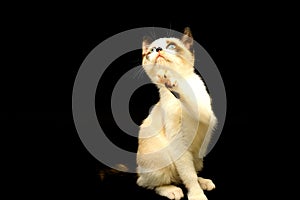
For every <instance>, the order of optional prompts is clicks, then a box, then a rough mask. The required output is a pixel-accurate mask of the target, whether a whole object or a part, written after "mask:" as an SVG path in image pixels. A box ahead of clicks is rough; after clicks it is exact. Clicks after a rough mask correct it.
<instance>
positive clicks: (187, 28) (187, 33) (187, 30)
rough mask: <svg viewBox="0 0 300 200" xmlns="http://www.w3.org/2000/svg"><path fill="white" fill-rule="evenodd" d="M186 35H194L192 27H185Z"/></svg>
mask: <svg viewBox="0 0 300 200" xmlns="http://www.w3.org/2000/svg"><path fill="white" fill-rule="evenodd" d="M183 33H184V34H185V35H187V36H189V37H192V31H191V28H190V27H188V26H187V27H185V28H184V32H183Z"/></svg>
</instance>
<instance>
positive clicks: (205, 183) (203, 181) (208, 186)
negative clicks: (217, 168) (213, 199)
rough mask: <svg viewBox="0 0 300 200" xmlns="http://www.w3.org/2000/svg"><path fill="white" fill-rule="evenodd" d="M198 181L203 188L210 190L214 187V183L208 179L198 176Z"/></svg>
mask: <svg viewBox="0 0 300 200" xmlns="http://www.w3.org/2000/svg"><path fill="white" fill-rule="evenodd" d="M198 182H199V184H200V187H201V188H202V189H203V190H208V191H210V190H213V189H215V188H216V186H215V184H214V183H213V182H212V180H210V179H205V178H201V177H198Z"/></svg>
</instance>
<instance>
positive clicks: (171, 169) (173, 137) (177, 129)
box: [136, 27, 217, 200]
mask: <svg viewBox="0 0 300 200" xmlns="http://www.w3.org/2000/svg"><path fill="white" fill-rule="evenodd" d="M193 43H194V41H193V38H192V33H191V30H190V28H189V27H186V28H185V29H184V34H183V36H182V38H180V39H179V38H174V37H170V38H159V39H156V40H155V41H153V42H151V41H150V40H149V38H146V37H145V38H144V39H143V42H142V57H143V60H142V66H143V69H144V71H145V72H146V74H147V75H148V76H149V78H150V79H151V81H152V82H153V83H154V84H156V86H157V88H158V90H159V96H160V100H159V102H158V103H157V104H155V105H154V106H153V108H152V110H151V112H150V114H149V115H148V117H147V118H146V119H144V121H143V122H142V124H141V125H140V129H139V142H138V151H137V158H136V160H137V174H138V178H137V184H138V185H139V186H141V187H144V188H148V189H154V190H155V191H156V193H157V194H159V195H161V196H165V197H167V198H169V199H175V200H178V199H181V198H182V197H183V196H184V194H183V191H182V189H181V188H180V187H178V185H179V184H183V185H184V186H185V187H186V189H187V196H188V199H189V200H205V199H207V197H206V196H205V194H204V192H203V190H212V189H214V188H215V185H214V183H213V182H212V181H211V180H210V179H204V178H202V177H198V176H197V172H198V171H201V169H202V167H203V158H202V156H201V155H204V152H205V149H206V147H207V145H208V142H209V138H210V136H211V134H212V132H213V130H214V128H215V126H216V124H217V118H216V116H215V114H214V112H213V110H212V105H211V98H210V95H209V93H208V92H207V89H206V86H205V84H204V82H203V81H202V79H201V77H200V76H198V75H197V74H196V73H195V71H194V63H195V56H194V50H193ZM199 155H200V156H199Z"/></svg>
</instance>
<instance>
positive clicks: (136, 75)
mask: <svg viewBox="0 0 300 200" xmlns="http://www.w3.org/2000/svg"><path fill="white" fill-rule="evenodd" d="M144 73H145V72H144V69H143V67H142V66H139V67H136V70H135V72H134V75H133V76H132V77H133V79H140V78H141V77H142V76H143V75H144Z"/></svg>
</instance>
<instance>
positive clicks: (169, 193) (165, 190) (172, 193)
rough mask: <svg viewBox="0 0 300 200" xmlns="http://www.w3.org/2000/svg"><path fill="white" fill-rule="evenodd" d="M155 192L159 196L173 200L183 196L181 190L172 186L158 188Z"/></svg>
mask: <svg viewBox="0 0 300 200" xmlns="http://www.w3.org/2000/svg"><path fill="white" fill-rule="evenodd" d="M156 192H157V193H158V194H159V195H161V196H165V197H167V198H169V199H174V200H180V199H181V198H182V197H183V196H184V195H183V192H182V189H181V188H179V187H176V186H173V185H169V186H161V187H158V188H156Z"/></svg>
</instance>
